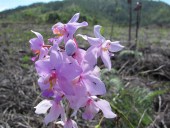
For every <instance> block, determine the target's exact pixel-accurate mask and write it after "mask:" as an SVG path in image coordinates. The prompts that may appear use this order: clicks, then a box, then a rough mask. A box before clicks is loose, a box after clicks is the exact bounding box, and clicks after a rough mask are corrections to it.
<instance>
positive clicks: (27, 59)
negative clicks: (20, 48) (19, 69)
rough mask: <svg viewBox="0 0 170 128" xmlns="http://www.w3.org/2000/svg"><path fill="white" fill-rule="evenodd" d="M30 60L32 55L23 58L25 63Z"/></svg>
mask: <svg viewBox="0 0 170 128" xmlns="http://www.w3.org/2000/svg"><path fill="white" fill-rule="evenodd" d="M29 61H30V57H29V56H27V55H25V56H24V57H23V58H22V62H24V63H27V62H29Z"/></svg>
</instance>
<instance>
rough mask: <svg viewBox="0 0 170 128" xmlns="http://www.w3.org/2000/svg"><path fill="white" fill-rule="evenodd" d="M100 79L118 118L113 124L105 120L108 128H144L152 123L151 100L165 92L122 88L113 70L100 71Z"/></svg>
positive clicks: (139, 88)
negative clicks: (107, 91) (105, 87)
mask: <svg viewBox="0 0 170 128" xmlns="http://www.w3.org/2000/svg"><path fill="white" fill-rule="evenodd" d="M101 78H102V79H103V80H104V82H105V84H106V86H107V90H109V91H110V92H109V93H108V94H112V95H111V96H110V95H108V98H109V99H110V104H111V107H112V109H113V110H114V111H115V112H116V113H117V115H118V117H119V118H120V119H119V120H118V122H117V123H116V122H115V123H114V124H113V122H110V121H108V120H106V122H105V123H106V124H107V126H108V127H115V128H127V127H128V128H136V127H140V128H144V127H147V126H148V125H149V124H150V123H151V122H152V121H153V117H152V116H151V115H153V111H154V110H153V107H152V106H153V104H152V103H153V100H154V98H155V97H156V96H158V95H161V94H164V93H165V92H166V90H163V91H162V90H161V91H160V90H159V91H150V90H149V89H148V88H146V87H139V86H137V85H136V86H131V85H128V86H124V84H123V82H122V81H121V79H120V78H119V77H118V74H117V72H116V70H115V69H112V70H111V71H110V72H108V71H107V70H106V69H104V70H102V74H101Z"/></svg>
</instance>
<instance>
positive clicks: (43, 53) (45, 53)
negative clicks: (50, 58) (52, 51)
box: [39, 48, 48, 59]
mask: <svg viewBox="0 0 170 128" xmlns="http://www.w3.org/2000/svg"><path fill="white" fill-rule="evenodd" d="M47 54H48V48H41V49H40V55H39V59H43V58H44V57H45V56H46V55H47Z"/></svg>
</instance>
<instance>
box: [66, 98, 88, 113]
mask: <svg viewBox="0 0 170 128" xmlns="http://www.w3.org/2000/svg"><path fill="white" fill-rule="evenodd" d="M66 98H67V99H68V101H69V104H70V107H71V108H72V109H74V110H75V111H77V110H78V109H79V108H81V107H84V106H85V104H86V102H87V100H88V98H87V97H86V96H77V95H73V96H70V95H66Z"/></svg>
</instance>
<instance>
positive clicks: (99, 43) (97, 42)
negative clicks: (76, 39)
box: [78, 25, 124, 70]
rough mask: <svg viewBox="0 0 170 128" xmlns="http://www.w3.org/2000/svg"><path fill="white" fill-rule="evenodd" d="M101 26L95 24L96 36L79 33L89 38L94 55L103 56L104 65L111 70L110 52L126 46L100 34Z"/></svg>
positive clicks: (84, 37) (90, 49)
mask: <svg viewBox="0 0 170 128" xmlns="http://www.w3.org/2000/svg"><path fill="white" fill-rule="evenodd" d="M100 29H101V26H99V25H95V26H94V35H95V37H96V38H93V37H88V36H86V35H81V34H78V36H81V37H82V38H83V39H85V40H87V41H88V42H89V43H90V45H91V47H90V48H89V49H88V50H89V51H92V53H93V54H95V55H94V56H97V57H99V56H101V59H102V61H103V63H104V65H105V66H106V67H107V68H108V69H109V70H110V69H111V60H110V53H111V52H118V51H120V50H122V49H123V48H124V46H122V45H120V44H119V41H115V42H111V41H110V40H106V39H105V38H104V37H103V36H102V35H101V34H100Z"/></svg>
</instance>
